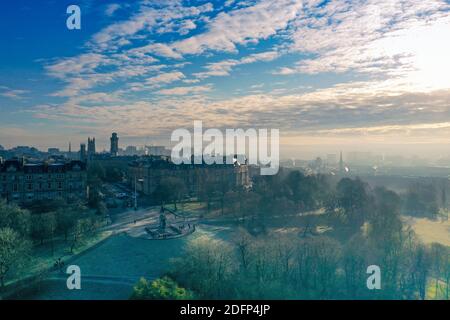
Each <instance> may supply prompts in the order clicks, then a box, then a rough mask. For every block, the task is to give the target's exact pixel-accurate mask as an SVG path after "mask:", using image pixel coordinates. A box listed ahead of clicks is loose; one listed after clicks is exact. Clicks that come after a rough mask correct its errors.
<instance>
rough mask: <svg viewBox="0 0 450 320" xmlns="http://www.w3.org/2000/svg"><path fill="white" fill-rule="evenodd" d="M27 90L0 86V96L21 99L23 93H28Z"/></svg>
mask: <svg viewBox="0 0 450 320" xmlns="http://www.w3.org/2000/svg"><path fill="white" fill-rule="evenodd" d="M28 92H29V91H28V90H20V89H11V88H9V87H6V86H0V96H2V97H5V98H9V99H14V100H21V99H24V95H25V94H26V93H28Z"/></svg>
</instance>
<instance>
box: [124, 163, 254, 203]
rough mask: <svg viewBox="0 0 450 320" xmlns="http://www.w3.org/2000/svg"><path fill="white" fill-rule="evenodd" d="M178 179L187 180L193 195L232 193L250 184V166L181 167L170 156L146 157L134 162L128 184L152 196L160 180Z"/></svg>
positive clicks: (200, 165) (186, 183)
mask: <svg viewBox="0 0 450 320" xmlns="http://www.w3.org/2000/svg"><path fill="white" fill-rule="evenodd" d="M167 177H176V178H180V179H181V180H183V181H184V183H185V185H186V187H187V188H188V191H189V193H190V194H191V195H198V194H200V192H201V191H202V189H212V190H214V189H215V190H231V189H236V188H240V187H247V186H249V185H250V178H249V169H248V165H247V164H240V163H238V162H237V161H236V162H235V163H234V164H212V165H207V164H180V165H176V164H174V163H173V162H171V160H170V158H169V157H155V156H147V157H141V158H139V159H138V160H137V161H133V162H131V163H130V164H129V166H128V182H129V183H130V185H131V186H133V187H134V183H135V181H139V183H137V185H136V188H137V189H138V191H140V192H143V193H144V194H146V195H151V194H152V193H153V192H154V191H155V190H156V188H157V187H158V186H159V184H160V183H161V181H162V180H163V179H164V178H167Z"/></svg>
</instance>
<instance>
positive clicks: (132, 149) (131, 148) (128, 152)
mask: <svg viewBox="0 0 450 320" xmlns="http://www.w3.org/2000/svg"><path fill="white" fill-rule="evenodd" d="M137 154H138V150H137V147H136V146H128V147H126V148H125V151H124V155H126V156H134V155H137Z"/></svg>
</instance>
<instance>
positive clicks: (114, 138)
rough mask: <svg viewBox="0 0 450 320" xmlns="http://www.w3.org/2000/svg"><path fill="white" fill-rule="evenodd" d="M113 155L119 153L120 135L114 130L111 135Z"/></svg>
mask: <svg viewBox="0 0 450 320" xmlns="http://www.w3.org/2000/svg"><path fill="white" fill-rule="evenodd" d="M110 152H111V155H112V156H117V154H118V153H119V137H118V136H117V133H115V132H113V134H112V135H111V150H110Z"/></svg>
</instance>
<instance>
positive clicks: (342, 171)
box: [339, 151, 344, 174]
mask: <svg viewBox="0 0 450 320" xmlns="http://www.w3.org/2000/svg"><path fill="white" fill-rule="evenodd" d="M339 173H340V174H344V160H342V151H341V155H340V157H339Z"/></svg>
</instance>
